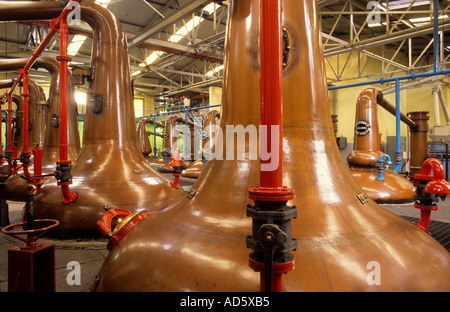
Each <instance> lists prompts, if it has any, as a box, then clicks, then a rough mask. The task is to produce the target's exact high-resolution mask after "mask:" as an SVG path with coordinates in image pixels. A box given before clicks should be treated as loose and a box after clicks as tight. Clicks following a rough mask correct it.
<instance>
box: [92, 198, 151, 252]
mask: <svg viewBox="0 0 450 312" xmlns="http://www.w3.org/2000/svg"><path fill="white" fill-rule="evenodd" d="M104 209H105V210H106V213H105V214H104V215H103V217H102V219H101V221H97V228H98V229H99V230H100V232H102V234H103V235H105V236H106V237H108V238H109V242H108V245H107V248H108V250H111V249H112V248H113V247H114V246H116V245H117V244H118V243H119V241H120V240H121V239H122V238H123V237H124V236H125V235H127V233H128V232H129V231H130V230H131V229H132V228H133V227H134V226H135V225H136V224H137V223H139V222H140V221H142V220H143V219H144V218H145V217H147V216H148V215H150V214H151V213H152V211H151V212H148V211H146V210H140V211H137V212H135V213H131V211H128V210H125V209H119V208H109V207H104ZM114 221H115V222H117V223H116V226H115V227H114V228H113V229H112V224H113V222H114Z"/></svg>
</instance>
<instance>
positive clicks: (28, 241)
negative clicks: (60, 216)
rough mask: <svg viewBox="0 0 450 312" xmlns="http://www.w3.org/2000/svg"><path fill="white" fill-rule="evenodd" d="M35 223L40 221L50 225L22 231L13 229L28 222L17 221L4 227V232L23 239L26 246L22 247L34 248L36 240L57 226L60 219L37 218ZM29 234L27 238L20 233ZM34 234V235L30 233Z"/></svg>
mask: <svg viewBox="0 0 450 312" xmlns="http://www.w3.org/2000/svg"><path fill="white" fill-rule="evenodd" d="M34 223H35V225H37V224H39V223H50V225H47V226H44V227H41V228H36V229H30V230H21V231H13V230H12V229H14V228H15V227H18V226H23V225H25V224H28V222H27V221H24V222H19V223H15V224H11V225H8V226H6V227H4V228H3V229H2V232H3V233H4V234H6V235H10V236H12V237H14V238H17V239H18V240H21V241H23V242H25V246H21V248H22V249H24V248H34V247H35V246H36V241H37V240H38V239H39V238H41V237H42V236H44V235H45V234H46V233H47V232H48V231H50V230H51V229H53V228H55V227H57V226H58V225H59V221H58V220H53V219H36V220H34ZM24 234H27V236H28V237H27V238H24V237H21V236H19V235H24ZM30 234H33V235H30Z"/></svg>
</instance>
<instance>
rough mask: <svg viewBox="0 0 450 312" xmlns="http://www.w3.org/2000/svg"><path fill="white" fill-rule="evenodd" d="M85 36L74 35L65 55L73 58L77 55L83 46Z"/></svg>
mask: <svg viewBox="0 0 450 312" xmlns="http://www.w3.org/2000/svg"><path fill="white" fill-rule="evenodd" d="M86 38H87V37H86V36H83V35H75V36H73V38H72V41H71V42H70V44H69V46H68V47H67V54H69V55H71V56H74V55H76V54H77V53H78V50H79V49H80V48H81V46H82V45H83V43H84V41H85V40H86Z"/></svg>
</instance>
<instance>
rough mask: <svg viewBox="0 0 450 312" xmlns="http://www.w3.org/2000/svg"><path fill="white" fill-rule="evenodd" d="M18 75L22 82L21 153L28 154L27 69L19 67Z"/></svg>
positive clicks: (28, 95)
mask: <svg viewBox="0 0 450 312" xmlns="http://www.w3.org/2000/svg"><path fill="white" fill-rule="evenodd" d="M19 75H20V76H22V82H23V84H22V85H23V86H22V88H23V90H22V97H23V148H22V154H30V151H29V150H28V100H29V98H30V93H29V92H28V71H26V70H23V69H21V70H20V71H19Z"/></svg>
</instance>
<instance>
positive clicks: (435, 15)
mask: <svg viewBox="0 0 450 312" xmlns="http://www.w3.org/2000/svg"><path fill="white" fill-rule="evenodd" d="M433 18H434V25H433V40H434V41H433V48H434V49H433V55H434V68H433V69H434V72H437V71H438V70H439V0H433Z"/></svg>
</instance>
